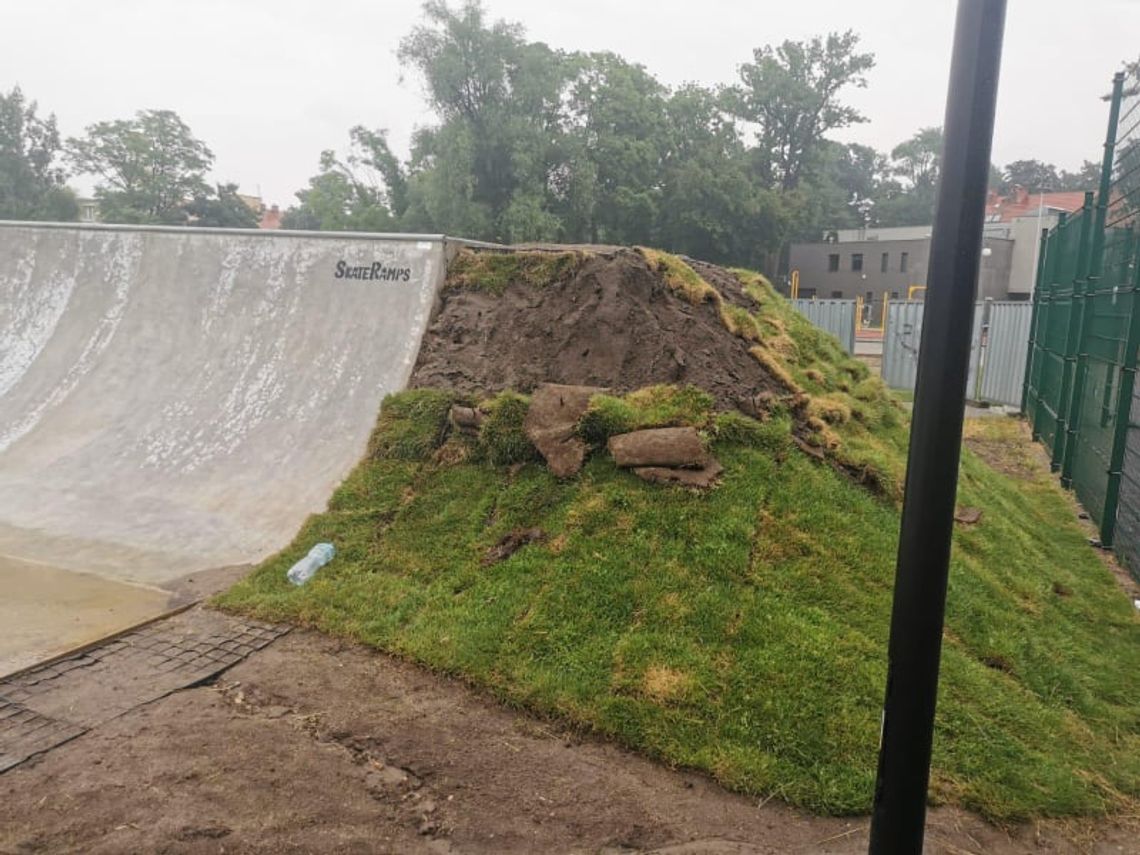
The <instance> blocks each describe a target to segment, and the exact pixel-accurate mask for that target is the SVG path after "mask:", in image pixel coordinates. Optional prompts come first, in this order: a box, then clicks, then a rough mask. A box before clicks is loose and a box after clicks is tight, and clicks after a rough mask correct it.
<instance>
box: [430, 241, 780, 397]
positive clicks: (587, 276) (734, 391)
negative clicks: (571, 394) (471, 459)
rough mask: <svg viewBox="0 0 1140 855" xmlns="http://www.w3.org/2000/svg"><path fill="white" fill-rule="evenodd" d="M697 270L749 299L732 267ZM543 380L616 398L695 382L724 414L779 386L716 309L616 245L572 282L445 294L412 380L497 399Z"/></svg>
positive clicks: (593, 257) (591, 258) (739, 300)
mask: <svg viewBox="0 0 1140 855" xmlns="http://www.w3.org/2000/svg"><path fill="white" fill-rule="evenodd" d="M692 263H693V265H694V267H695V269H696V270H697V272H698V273H700V274H701V275H702V276H704V277H705V278H706V280H707V281H708V282H709V283H710V284H712V285H713V286H714V287H716V288H717V289H718V290H719V291H721V293H722V294H723V296H724V297H725V298H726V299H728V300H729V302H732V303H735V304H738V305H748V304H749V303H750V302H751V301H750V299H749V298H748V297H747V296H745V295H744V292H743V289H742V288H741V286H740V283H739V282H737V281H736V279H735V277H733V276H732V275H731V274H729V273H728V272H727V271H724V270H721V269H720V268H717V267H714V266H713V265H708V264H703V263H698V262H692ZM543 382H551V383H568V384H573V385H585V386H608V387H610V388H612V389H615V390H617V391H631V390H633V389H639V388H641V387H643V386H649V385H652V384H654V383H675V384H682V385H683V384H687V383H692V384H694V385H697V386H700V387H701V388H703V389H704V390H706V391H707V392H709V393H711V394H712V395H714V396H715V398H716V400H717V403H718V404H719V405H720V406H722V407H724V408H728V409H731V408H733V407H735V406H736V405H737V402H738V401H739V400H742V399H748V398H751V397H752V396H755V395H757V394H758V393H760V392H763V391H772V392H776V393H781V392H783V391H784V389H783V388H782V386H780V385H779V383H778V382H777V381H775V380H774V379H773V378H772V377H771V376H769V374H768V373H767V371H766V370H765V369H764V367H763V366H762V365H761V364H760V363H759V362H758V361H757V360H756V359H755V358H753V357H752V356H751V355H750V354H749V352H748V346H747V344H746V343H745V342H744V341H742V340H740V339H738V338H736V337H735V336H733V335H732V333H730V332H728V331H727V330H726V329H725V328H724V325H723V323H722V322H721V320H720V317H719V315H718V313H717V310H716V307H715V306H714V305H713V304H711V303H704V304H702V305H699V306H694V305H691V304H690V303H688V302H686V301H685V300H683V299H682V298H680V297H678V296H677V295H675V294H674V293H673V292H672V291H671V290H670V289H669V288H668V286H667V285H666V284H665V282H664V281H663V279H662V277H661V274H660V273H658V272H656V271H655V270H653V269H651V268H650V265H649V263H648V262H647V261H646V260H645V258H644V256H642V255H641V254H640V253H639V252H637V251H636V250H632V249H616V248H604V249H598V250H592V251H590V252H584V253H582V255H581V258H580V262H579V263H578V264H577V265H576V266H575V267H574V268H573V269H572V270H571V271H570V273H569V275H566V276H565V277H563V278H562V279H561V281H556V282H552V283H550V284H548V285H546V286H545V287H535V286H531V285H527V284H523V283H512V284H510V285H508V287H507V288H506V289H505V291H503V293H502V294H492V293H487V292H486V291H479V290H476V289H472V288H454V287H451V288H449V287H445V288H444V289H443V292H442V294H441V304H440V307H439V308H438V311H437V313H436V315H435V317H434V318H433V320H432V322H431V324H430V325H429V327H428V330H427V333H426V334H425V336H424V340H423V345H422V346H421V348H420V354H419V359H418V361H417V362H416V367H415V371H414V373H413V374H412V379H411V382H410V384H409V385H410V386H412V387H424V386H430V387H437V388H447V389H455V390H457V391H459V392H464V393H490V392H498V391H500V390H502V389H508V388H510V389H516V390H519V391H523V392H529V391H531V390H533V389H534V387H535V386H537V385H538V384H539V383H543Z"/></svg>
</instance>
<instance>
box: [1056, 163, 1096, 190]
mask: <svg viewBox="0 0 1140 855" xmlns="http://www.w3.org/2000/svg"><path fill="white" fill-rule="evenodd" d="M1100 170H1101V165H1100V164H1099V163H1097V162H1096V161H1095V160H1086V161H1084V162H1083V163H1082V164H1081V168H1080V169H1078V170H1076V171H1075V172H1069V171H1067V170H1064V169H1063V170H1061V174H1060V175H1059V176H1057V184H1056V186H1055V188H1054V189H1057V190H1096V189H1097V188H1098V187H1100Z"/></svg>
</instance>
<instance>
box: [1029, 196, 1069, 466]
mask: <svg viewBox="0 0 1140 855" xmlns="http://www.w3.org/2000/svg"><path fill="white" fill-rule="evenodd" d="M1068 223H1069V214H1068V212H1066V211H1061V213H1059V214H1058V215H1057V225H1055V226H1054V227H1053V228H1052V229H1050V230H1049V234H1048V237H1047V238H1046V240H1045V247H1046V249H1045V261H1044V263H1043V264H1042V265H1041V310H1040V313H1039V315H1038V318H1037V324H1038V327H1039V328H1040V329H1043V330H1044V331H1045V334H1044V335H1043V336H1042V337H1041V338H1039V339H1038V344H1039V347H1038V350H1039V355H1041V356H1042V357H1044V356H1045V355H1047V354H1049V350H1048V348H1047V346H1046V345H1047V344H1048V341H1049V335H1048V332H1049V322H1050V319H1051V318H1052V315H1053V312H1054V311H1055V305H1054V304H1055V302H1056V297H1057V295H1056V286H1057V276H1056V271H1057V261H1058V260H1059V258H1060V246H1061V241H1062V240H1063V239H1064V233H1065V230H1066V229H1067V228H1068ZM1050 247H1052V248H1053V252H1050V251H1049V248H1050ZM1044 373H1045V362H1044V361H1042V363H1041V370H1040V371H1039V372H1038V376H1037V382H1038V385H1037V386H1036V387H1035V388H1034V395H1035V397H1034V408H1033V436H1035V437H1036V438H1038V439H1040V438H1041V422H1042V421H1043V417H1044V416H1046V415H1048V412H1049V411H1048V408H1047V407H1044V406H1042V399H1041V391H1042V390H1041V388H1040V384H1041V379H1042V377H1043V376H1044ZM1056 406H1057V408H1058V409H1059V408H1060V406H1061V402H1060V400H1059V399H1058V401H1057V403H1056ZM1060 441H1061V440H1060V438H1059V437H1058V436H1057V434H1056V431H1054V434H1053V442H1052V444H1051V445H1050V446H1049V454H1050V459H1052V454H1053V450H1054V448H1055V447H1056V446H1057V444H1058V443H1059V442H1060Z"/></svg>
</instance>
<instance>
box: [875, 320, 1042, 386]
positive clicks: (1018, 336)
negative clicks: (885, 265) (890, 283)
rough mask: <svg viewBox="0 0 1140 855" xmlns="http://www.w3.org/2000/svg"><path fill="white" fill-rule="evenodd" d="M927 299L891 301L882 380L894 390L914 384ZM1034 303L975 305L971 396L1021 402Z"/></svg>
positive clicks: (971, 346)
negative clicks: (1032, 304)
mask: <svg viewBox="0 0 1140 855" xmlns="http://www.w3.org/2000/svg"><path fill="white" fill-rule="evenodd" d="M925 310H926V304H925V303H922V302H906V303H891V304H890V305H889V306H888V308H887V329H886V332H885V333H884V334H883V380H884V381H885V382H886V384H887V385H888V386H890V387H891V388H892V389H914V382H915V376H916V374H917V371H918V345H919V342H920V341H921V340H922V316H923V313H924V312H925ZM1032 312H1033V307H1032V306H1031V305H1030V304H1029V303H1018V302H1004V301H1003V302H997V301H992V300H987V301H985V302H980V303H977V304H976V305H975V306H974V324H973V331H972V334H971V336H970V374H969V378H968V379H967V381H966V397H968V398H969V399H970V400H972V401H986V402H989V403H992V404H1005V405H1007V406H1011V407H1018V406H1020V405H1021V388H1022V379H1023V378H1024V377H1025V353H1026V345H1027V344H1028V342H1029V324H1030V316H1031V314H1032Z"/></svg>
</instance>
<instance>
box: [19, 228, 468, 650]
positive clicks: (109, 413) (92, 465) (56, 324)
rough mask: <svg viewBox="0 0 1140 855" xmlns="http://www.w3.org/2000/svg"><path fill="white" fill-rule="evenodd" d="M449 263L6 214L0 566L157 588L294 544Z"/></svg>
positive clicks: (396, 247)
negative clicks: (15, 220) (18, 219)
mask: <svg viewBox="0 0 1140 855" xmlns="http://www.w3.org/2000/svg"><path fill="white" fill-rule="evenodd" d="M445 256H446V241H445V240H444V239H443V238H441V237H438V236H374V235H373V236H364V235H352V236H344V235H332V234H324V235H317V234H313V233H301V234H296V233H295V234H289V233H265V232H261V233H258V232H247V231H241V232H237V231H223V230H197V229H162V228H158V229H141V228H137V229H128V228H120V227H88V228H85V227H60V226H46V225H40V226H31V225H27V224H11V223H8V224H2V223H0V559H3V558H7V559H10V560H13V561H15V562H18V563H19V567H21V568H23V571H22V572H25V573H27V572H30V571H28V570H27V568H29V567H35V566H37V565H45V566H49V567H51V568H54V569H59V570H63V571H71V572H78V573H85V574H95V575H97V576H100V577H103V578H105V579H114V580H119V581H122V582H128V583H133V584H137V585H144V586H147V587H151V588H153V587H162V586H163V585H164V584H165V583H167V582H169V581H171V580H173V579H175V578H177V577H180V576H184V575H185V574H187V573H191V572H195V571H199V570H202V569H204V568H210V567H217V566H222V565H233V564H240V563H244V562H251V561H256V560H258V559H260V558H262V557H264V556H266V555H267V554H270V553H272V552H274V551H275V550H277V549H279V548H281V547H282V546H284V545H285V544H286V543H287V542H288V541H289V539H290V538H291V537H292V536H293V534H294V533H295V532H296V530H297V528H298V526H299V525H300V524H301V522H302V521H303V520H304V518H305V516H306V515H307V514H309V513H311V512H313V511H317V510H320V509H322V508H323V507H324V506H325V503H326V501H327V499H328V497H329V495H330V493H331V492H332V490H333V489H334V488H335V486H336V485H337V484H338V483H339V481H340V480H341V479H342V478H343V477H344V475H345V474H347V472H348V471H349V469H350V468H351V467H352V466H353V465H354V464H355V463H356V462H357V461H358V460H359V458H360V456H361V454H362V453H363V451H364V448H365V445H366V441H367V437H368V434H369V432H370V430H371V428H372V426H373V423H374V421H375V418H376V414H377V412H378V409H379V405H380V401H381V399H382V398H383V396H384V395H385V394H386V393H388V392H391V391H394V390H398V389H400V388H402V387H403V386H404V384H405V383H406V381H407V379H408V376H409V375H410V373H411V370H412V367H413V365H414V363H415V360H416V355H417V352H418V350H419V345H420V340H421V338H422V336H423V333H424V329H425V327H426V325H427V321H428V316H429V313H430V311H431V309H432V305H433V302H434V300H435V297H436V294H437V291H438V288H439V285H440V283H441V281H442V278H443V275H444V272H445V266H446V263H445ZM2 622H3V621H2V620H0V623H2ZM0 670H2V669H0Z"/></svg>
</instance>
